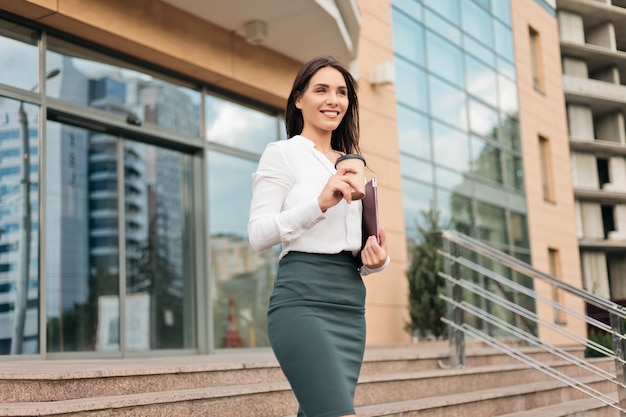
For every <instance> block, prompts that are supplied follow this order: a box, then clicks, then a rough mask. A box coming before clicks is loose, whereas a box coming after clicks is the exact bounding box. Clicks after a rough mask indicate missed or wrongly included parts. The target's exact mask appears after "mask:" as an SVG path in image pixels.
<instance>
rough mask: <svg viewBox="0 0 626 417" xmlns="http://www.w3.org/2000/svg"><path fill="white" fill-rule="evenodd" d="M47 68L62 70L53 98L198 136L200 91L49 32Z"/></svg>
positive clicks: (51, 90) (52, 87) (50, 92)
mask: <svg viewBox="0 0 626 417" xmlns="http://www.w3.org/2000/svg"><path fill="white" fill-rule="evenodd" d="M49 48H50V50H49V51H48V52H47V53H46V65H47V66H48V68H49V69H59V70H60V71H61V72H60V74H59V76H58V77H56V78H55V81H56V79H58V81H57V82H55V83H54V85H50V86H48V89H47V94H48V95H49V96H50V97H54V98H58V99H62V100H66V101H69V102H72V103H75V104H80V105H85V106H89V107H93V108H96V109H99V110H102V111H106V112H110V113H115V114H117V115H119V116H120V117H122V118H123V120H126V121H127V123H129V124H146V123H149V124H153V125H157V126H160V127H162V128H165V129H168V130H171V131H174V132H177V133H181V134H184V135H188V136H199V135H200V124H199V115H198V110H199V106H200V97H201V94H200V92H199V91H194V90H192V89H191V88H187V87H184V86H182V85H179V84H176V83H175V82H173V81H171V80H169V79H165V77H163V76H159V75H157V74H151V73H148V72H147V71H145V70H143V69H140V68H132V67H130V65H129V64H127V63H125V62H122V61H117V60H114V59H112V58H110V57H107V56H104V55H101V54H98V53H96V52H94V51H90V50H86V49H82V48H79V47H77V46H74V45H71V44H68V43H66V42H64V41H61V40H59V39H55V38H53V37H50V40H49Z"/></svg>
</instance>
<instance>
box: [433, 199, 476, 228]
mask: <svg viewBox="0 0 626 417" xmlns="http://www.w3.org/2000/svg"><path fill="white" fill-rule="evenodd" d="M437 209H438V210H439V212H440V213H441V225H442V228H444V229H446V228H447V229H452V230H456V231H457V232H460V233H463V234H465V235H468V236H473V235H474V215H473V214H472V200H471V199H470V198H468V197H465V196H462V195H460V194H457V193H453V192H451V191H447V190H440V189H438V190H437Z"/></svg>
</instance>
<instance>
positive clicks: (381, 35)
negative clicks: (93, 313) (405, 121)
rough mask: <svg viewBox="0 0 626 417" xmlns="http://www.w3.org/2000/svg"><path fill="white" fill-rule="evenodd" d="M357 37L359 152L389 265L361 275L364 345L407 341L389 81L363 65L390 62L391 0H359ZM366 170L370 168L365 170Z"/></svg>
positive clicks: (392, 97) (401, 216) (403, 239)
mask: <svg viewBox="0 0 626 417" xmlns="http://www.w3.org/2000/svg"><path fill="white" fill-rule="evenodd" d="M358 5H359V9H360V11H361V17H362V20H361V23H362V26H361V34H362V35H361V37H360V39H359V47H358V54H357V55H358V68H359V73H358V74H357V76H358V81H359V104H360V106H361V114H360V116H361V143H362V145H363V153H364V155H365V157H366V159H367V161H368V162H369V164H370V165H371V167H372V168H373V169H374V170H375V175H376V177H377V178H378V179H379V183H378V186H379V195H380V219H381V224H382V225H383V227H384V228H385V231H386V232H387V233H386V234H387V243H388V250H389V255H390V257H391V265H390V266H389V267H388V268H387V269H386V270H384V271H383V272H381V273H378V274H375V275H372V276H368V277H366V278H365V283H366V286H367V291H368V292H367V294H368V295H367V299H366V305H365V312H366V313H365V314H366V319H367V344H368V345H370V346H371V345H397V344H402V343H408V342H409V341H410V337H409V334H408V333H407V332H406V331H404V325H405V322H406V320H407V317H408V307H407V297H408V287H407V283H406V277H405V271H406V259H407V255H406V236H405V233H404V211H403V208H402V190H401V188H400V184H401V173H400V155H399V150H398V131H397V125H396V99H395V88H394V86H393V85H384V86H372V85H371V84H370V82H369V71H370V68H372V66H374V65H375V64H376V63H378V62H383V61H392V62H393V44H392V43H391V33H392V31H391V2H390V1H388V0H384V1H382V0H359V1H358ZM368 175H370V174H368Z"/></svg>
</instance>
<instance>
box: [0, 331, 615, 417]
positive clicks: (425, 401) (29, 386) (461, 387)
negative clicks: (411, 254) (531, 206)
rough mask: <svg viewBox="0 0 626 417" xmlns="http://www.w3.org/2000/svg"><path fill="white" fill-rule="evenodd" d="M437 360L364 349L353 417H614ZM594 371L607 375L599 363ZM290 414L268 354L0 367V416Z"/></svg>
mask: <svg viewBox="0 0 626 417" xmlns="http://www.w3.org/2000/svg"><path fill="white" fill-rule="evenodd" d="M524 351H525V352H526V353H528V354H531V355H533V356H535V357H541V356H543V359H544V360H546V361H549V362H551V363H552V365H553V366H554V367H556V368H558V369H559V370H560V371H562V372H564V373H566V374H568V375H570V376H575V377H576V378H578V379H580V380H581V381H585V382H586V383H589V384H591V385H592V386H593V387H594V388H595V389H597V390H600V391H602V392H605V393H616V386H615V385H614V384H612V383H611V382H607V381H604V380H602V379H601V378H599V377H597V376H595V375H593V374H589V373H586V372H585V371H583V370H581V369H580V368H578V367H576V366H573V365H571V364H567V363H561V362H559V361H557V360H556V359H555V360H551V359H550V355H549V354H548V353H545V352H543V351H540V350H538V349H533V348H525V350H524ZM575 353H577V354H580V355H582V351H581V350H577V351H576V352H575ZM447 356H448V349H447V346H446V345H441V344H428V343H419V344H416V345H412V346H407V347H401V348H390V349H373V348H370V349H368V350H367V352H366V357H365V361H364V364H363V369H362V372H361V378H360V381H359V385H358V387H357V391H356V396H355V402H356V405H357V414H358V416H359V417H382V416H396V417H400V416H402V417H410V416H420V417H439V416H446V417H448V416H463V417H472V416H476V417H491V416H502V417H505V416H506V417H531V416H532V417H548V416H549V417H565V416H570V417H575V416H576V417H578V416H585V417H603V416H616V417H617V416H619V413H618V411H617V410H615V409H614V408H612V407H609V406H607V405H605V404H603V403H602V402H600V401H598V400H596V399H593V398H589V397H588V396H586V395H585V394H583V393H581V392H580V391H578V390H576V389H574V388H571V387H569V386H567V385H565V384H563V383H561V382H559V381H556V380H553V379H551V378H550V377H548V376H546V375H544V374H543V373H541V372H539V371H537V370H534V369H530V368H529V367H528V366H526V365H523V364H521V363H518V362H515V361H514V360H513V359H511V358H509V357H508V356H506V355H503V354H501V353H498V352H497V351H495V350H493V349H491V348H487V347H483V346H481V345H478V344H474V345H472V346H470V347H468V348H467V363H468V366H467V367H466V368H463V369H446V366H445V363H446V362H447ZM595 363H596V364H597V365H598V366H601V367H603V368H605V369H607V370H611V369H613V368H614V363H613V361H612V360H609V359H597V360H595ZM613 395H616V394H613ZM296 410H297V403H296V400H295V398H294V396H293V394H292V392H291V390H290V388H289V385H288V384H287V382H286V381H285V379H284V377H283V375H282V372H281V371H280V368H279V367H278V365H277V363H276V361H275V359H274V357H273V355H272V354H271V352H268V351H264V352H250V351H240V350H234V351H229V352H221V353H216V354H212V355H200V356H197V355H196V356H184V357H179V356H173V357H159V358H156V357H155V358H128V359H97V360H94V359H90V360H46V361H18V362H5V363H0V416H151V417H159V416H167V417H172V416H210V417H293V416H294V415H295V411H296Z"/></svg>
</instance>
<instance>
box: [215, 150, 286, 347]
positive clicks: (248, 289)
mask: <svg viewBox="0 0 626 417" xmlns="http://www.w3.org/2000/svg"><path fill="white" fill-rule="evenodd" d="M256 167H257V162H256V161H249V160H245V159H241V158H237V157H233V156H228V155H225V154H222V153H219V152H213V151H210V152H209V153H208V178H209V180H208V181H209V184H208V187H209V233H210V236H209V251H210V253H209V258H210V260H211V262H210V268H211V269H210V280H211V283H212V289H213V291H212V295H213V297H212V307H213V328H214V343H215V347H216V348H221V347H241V346H243V347H266V346H269V340H268V338H267V332H266V324H267V305H268V301H269V297H270V294H271V292H272V289H273V285H274V280H275V279H276V268H277V266H278V254H279V251H278V249H276V250H267V251H263V252H256V251H255V250H254V249H252V248H251V247H250V244H249V242H248V233H247V223H248V210H249V208H250V200H251V197H252V194H251V190H252V178H251V176H252V173H253V172H254V171H255V170H256ZM224 178H228V181H224Z"/></svg>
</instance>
